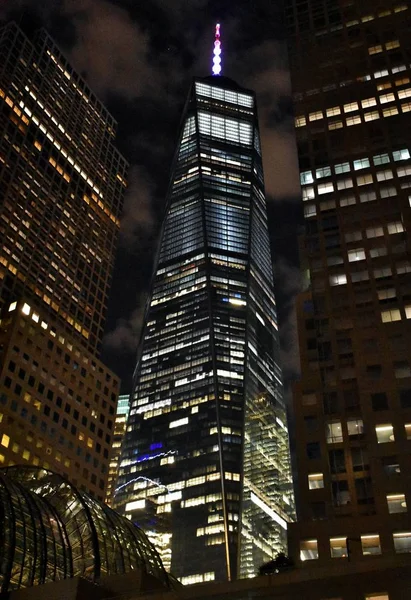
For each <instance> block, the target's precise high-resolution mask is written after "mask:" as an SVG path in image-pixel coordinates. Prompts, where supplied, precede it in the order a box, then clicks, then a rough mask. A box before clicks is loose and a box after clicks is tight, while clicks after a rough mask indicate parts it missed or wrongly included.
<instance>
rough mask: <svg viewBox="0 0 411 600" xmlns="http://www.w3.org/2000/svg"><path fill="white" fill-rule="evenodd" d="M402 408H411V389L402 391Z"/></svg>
mask: <svg viewBox="0 0 411 600" xmlns="http://www.w3.org/2000/svg"><path fill="white" fill-rule="evenodd" d="M400 402H401V408H411V389H406V390H401V391H400Z"/></svg>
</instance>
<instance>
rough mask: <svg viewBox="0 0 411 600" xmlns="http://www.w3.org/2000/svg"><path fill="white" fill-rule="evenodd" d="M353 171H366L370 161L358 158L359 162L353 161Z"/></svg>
mask: <svg viewBox="0 0 411 600" xmlns="http://www.w3.org/2000/svg"><path fill="white" fill-rule="evenodd" d="M353 164H354V171H359V170H360V169H366V168H367V167H369V166H370V161H369V159H368V158H360V159H359V160H355V161H354V163H353Z"/></svg>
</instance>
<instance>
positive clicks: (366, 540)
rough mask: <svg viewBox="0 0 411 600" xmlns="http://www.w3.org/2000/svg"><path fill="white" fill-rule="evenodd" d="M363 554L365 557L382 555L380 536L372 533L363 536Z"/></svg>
mask: <svg viewBox="0 0 411 600" xmlns="http://www.w3.org/2000/svg"><path fill="white" fill-rule="evenodd" d="M361 546H362V553H363V555H364V556H369V555H372V554H381V544H380V536H379V535H378V534H377V533H371V534H368V535H362V536H361Z"/></svg>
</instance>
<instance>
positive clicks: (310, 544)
mask: <svg viewBox="0 0 411 600" xmlns="http://www.w3.org/2000/svg"><path fill="white" fill-rule="evenodd" d="M316 558H318V543H317V540H301V542H300V559H301V560H314V559H316Z"/></svg>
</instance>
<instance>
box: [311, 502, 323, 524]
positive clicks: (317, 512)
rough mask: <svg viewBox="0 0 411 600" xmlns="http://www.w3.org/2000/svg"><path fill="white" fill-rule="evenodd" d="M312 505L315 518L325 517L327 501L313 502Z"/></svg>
mask: <svg viewBox="0 0 411 600" xmlns="http://www.w3.org/2000/svg"><path fill="white" fill-rule="evenodd" d="M310 506H311V513H312V516H313V519H315V520H318V519H325V516H326V512H325V502H312V503H311V505H310Z"/></svg>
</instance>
